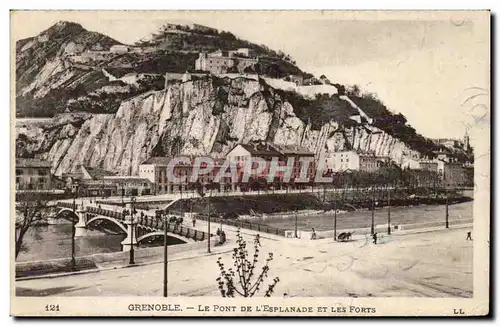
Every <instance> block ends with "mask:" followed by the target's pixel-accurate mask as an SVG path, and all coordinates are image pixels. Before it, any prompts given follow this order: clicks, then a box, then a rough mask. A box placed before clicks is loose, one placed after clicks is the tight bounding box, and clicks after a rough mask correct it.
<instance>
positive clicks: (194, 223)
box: [193, 218, 196, 227]
mask: <svg viewBox="0 0 500 326" xmlns="http://www.w3.org/2000/svg"><path fill="white" fill-rule="evenodd" d="M195 226H196V219H194V218H193V227H195Z"/></svg>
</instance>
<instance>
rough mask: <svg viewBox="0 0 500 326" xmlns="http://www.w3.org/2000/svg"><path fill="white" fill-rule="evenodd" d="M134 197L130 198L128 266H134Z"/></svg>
mask: <svg viewBox="0 0 500 326" xmlns="http://www.w3.org/2000/svg"><path fill="white" fill-rule="evenodd" d="M134 203H135V197H132V198H130V204H131V206H130V260H129V264H130V265H134V264H135V261H134V236H135V229H134V224H135V221H134V215H135V207H134Z"/></svg>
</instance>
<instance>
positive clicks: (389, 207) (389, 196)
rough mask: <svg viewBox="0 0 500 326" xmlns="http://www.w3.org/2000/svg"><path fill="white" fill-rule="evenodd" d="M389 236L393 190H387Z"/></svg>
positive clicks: (388, 231) (389, 231) (389, 232)
mask: <svg viewBox="0 0 500 326" xmlns="http://www.w3.org/2000/svg"><path fill="white" fill-rule="evenodd" d="M387 234H389V235H390V234H391V189H390V187H388V188H387Z"/></svg>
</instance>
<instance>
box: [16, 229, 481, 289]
mask: <svg viewBox="0 0 500 326" xmlns="http://www.w3.org/2000/svg"><path fill="white" fill-rule="evenodd" d="M467 231H470V230H469V229H468V228H461V229H449V230H440V231H434V232H427V233H418V234H408V235H401V236H392V237H388V236H387V235H381V236H380V237H379V243H378V244H377V245H374V244H373V243H372V242H371V241H368V240H366V241H365V240H358V241H352V242H345V243H335V242H334V241H333V240H332V239H322V240H301V239H282V240H280V241H278V240H276V239H267V238H262V237H261V244H262V247H260V256H259V262H261V263H262V262H263V261H264V260H265V258H266V257H267V254H268V253H269V252H272V253H273V254H274V259H273V260H272V261H271V263H270V271H269V277H268V279H267V280H266V281H265V282H264V286H262V287H261V291H260V292H259V295H260V296H262V295H263V294H264V292H265V289H267V284H269V282H271V280H272V279H273V278H274V277H279V278H280V282H279V283H278V284H277V286H276V288H275V293H274V296H283V295H287V296H288V297H295V296H301V297H302V296H314V297H321V296H338V297H344V296H351V297H368V296H374V297H391V296H403V297H405V296H406V297H410V296H412V297H415V296H423V297H472V290H473V283H472V244H473V242H472V241H466V240H465V238H466V233H467ZM245 240H247V247H248V246H250V249H249V256H250V257H249V259H250V260H251V258H252V257H251V256H252V255H253V242H252V241H251V236H250V235H246V236H245ZM234 246H235V237H234V233H232V232H231V234H230V236H229V241H228V244H227V248H228V249H231V248H232V247H234ZM218 257H222V259H223V261H224V263H225V265H229V266H232V259H231V253H225V254H220V255H218V254H215V255H211V256H203V257H195V258H190V259H184V260H177V261H171V262H169V265H168V268H169V273H168V279H169V280H168V293H169V296H220V293H219V290H218V286H217V282H216V278H217V277H218V275H219V269H218V266H217V263H216V261H217V259H218ZM259 266H260V265H259ZM259 271H260V269H259ZM162 286H163V264H161V263H160V264H153V265H146V266H138V267H131V268H123V269H116V270H105V271H101V272H98V273H90V274H83V275H73V276H66V277H57V278H51V279H50V278H47V279H35V280H27V281H17V282H16V294H17V295H18V296H49V295H51V296H161V295H162Z"/></svg>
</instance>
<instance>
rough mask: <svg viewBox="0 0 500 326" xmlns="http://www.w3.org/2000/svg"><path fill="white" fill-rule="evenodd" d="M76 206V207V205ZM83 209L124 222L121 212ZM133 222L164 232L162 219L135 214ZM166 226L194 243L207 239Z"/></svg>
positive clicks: (70, 205)
mask: <svg viewBox="0 0 500 326" xmlns="http://www.w3.org/2000/svg"><path fill="white" fill-rule="evenodd" d="M57 206H59V207H64V208H70V209H72V208H73V203H64V202H60V203H57ZM76 206H77V207H78V205H76ZM85 208H86V210H87V212H88V213H91V214H95V215H102V216H107V217H111V218H114V219H117V220H120V221H123V220H125V217H124V216H123V214H122V212H121V210H116V211H115V210H110V209H104V208H100V207H95V206H86V207H85ZM135 220H136V222H137V226H138V227H139V228H149V229H151V230H156V231H162V230H164V220H163V219H162V218H157V217H155V216H150V215H141V214H137V215H136V217H135ZM167 225H168V232H170V233H174V234H177V235H180V236H183V237H186V238H189V239H194V240H196V241H203V240H206V239H208V233H207V232H204V231H200V230H196V229H191V228H189V227H186V226H182V225H176V224H174V223H168V224H167ZM211 236H213V234H211Z"/></svg>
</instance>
